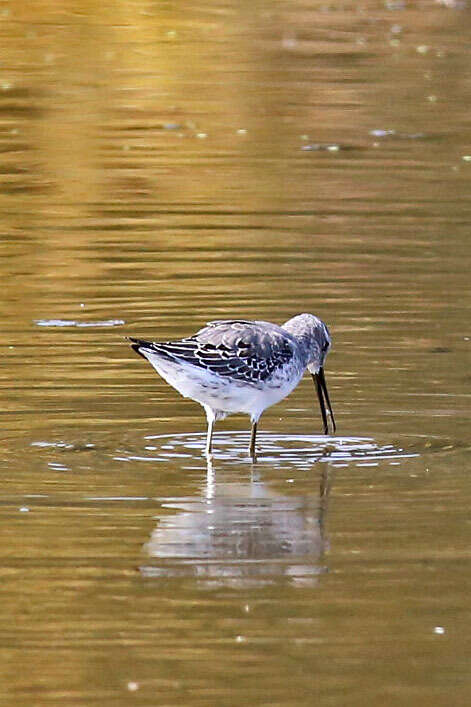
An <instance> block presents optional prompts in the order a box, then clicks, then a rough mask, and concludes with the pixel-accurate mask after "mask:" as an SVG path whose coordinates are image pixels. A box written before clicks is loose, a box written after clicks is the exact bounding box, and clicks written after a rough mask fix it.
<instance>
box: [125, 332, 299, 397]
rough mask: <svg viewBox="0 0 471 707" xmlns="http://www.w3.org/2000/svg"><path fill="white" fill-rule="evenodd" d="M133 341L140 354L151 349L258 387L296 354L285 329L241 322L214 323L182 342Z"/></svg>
mask: <svg viewBox="0 0 471 707" xmlns="http://www.w3.org/2000/svg"><path fill="white" fill-rule="evenodd" d="M131 341H133V342H135V344H134V346H133V348H134V349H135V350H136V351H137V352H138V353H140V351H139V349H140V348H143V349H144V350H145V349H147V350H148V351H154V352H155V353H157V354H159V355H161V356H164V357H166V358H167V359H171V360H173V361H175V360H180V361H184V362H185V363H190V364H192V365H193V366H198V367H199V368H204V369H207V370H209V371H211V372H212V373H216V374H218V375H220V376H228V377H230V378H235V379H237V380H241V381H244V382H246V383H252V384H254V385H257V384H259V383H263V382H264V381H265V380H267V379H268V378H270V377H271V376H272V375H273V373H274V372H275V370H276V369H277V368H279V367H281V366H283V365H284V364H286V363H288V362H289V361H291V359H292V357H293V354H294V345H293V342H292V341H291V337H290V335H289V334H287V333H286V332H285V331H283V329H281V328H279V327H275V328H274V327H273V325H270V328H268V327H267V326H265V323H264V322H249V321H246V320H241V319H239V320H222V321H217V322H210V323H209V324H208V325H207V326H206V327H204V328H203V329H201V330H200V331H199V332H198V333H197V334H195V336H191V337H189V338H187V339H181V340H180V341H165V342H161V343H160V342H158V343H157V342H156V343H153V342H152V343H151V342H148V341H146V342H144V341H139V340H137V339H131Z"/></svg>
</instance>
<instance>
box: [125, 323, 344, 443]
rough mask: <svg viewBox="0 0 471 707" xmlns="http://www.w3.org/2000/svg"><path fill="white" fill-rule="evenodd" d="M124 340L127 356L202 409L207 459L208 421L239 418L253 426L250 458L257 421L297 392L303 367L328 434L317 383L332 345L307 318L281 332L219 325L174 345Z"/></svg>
mask: <svg viewBox="0 0 471 707" xmlns="http://www.w3.org/2000/svg"><path fill="white" fill-rule="evenodd" d="M130 340H131V342H132V347H133V349H134V350H135V351H136V352H137V353H139V354H140V355H141V356H143V357H144V358H146V359H147V360H148V361H149V362H150V363H151V364H152V366H153V367H154V368H155V369H156V371H157V372H158V373H159V374H160V375H161V376H162V377H163V378H164V379H165V380H166V381H167V382H168V383H170V385H172V386H173V387H174V388H176V390H178V391H179V392H180V393H181V394H182V395H183V396H184V397H189V398H192V399H193V400H196V401H197V402H199V403H200V404H201V405H202V406H203V407H204V408H205V410H206V415H207V418H208V440H207V452H209V451H210V450H211V441H212V431H213V424H214V421H215V420H218V419H222V418H223V417H225V416H226V415H228V414H232V413H236V412H243V413H247V414H249V415H250V417H251V420H252V439H251V453H252V456H253V455H254V449H255V434H256V425H257V422H258V420H259V418H260V416H261V414H262V413H263V411H264V410H265V409H266V408H267V407H270V406H271V405H273V404H275V403H277V402H279V401H280V400H282V399H283V398H284V397H286V395H288V394H289V393H290V392H291V391H292V390H293V389H294V388H295V387H296V386H297V385H298V383H299V381H300V380H301V378H302V376H303V373H304V371H305V369H306V368H308V370H309V371H310V372H311V374H312V375H313V377H314V378H315V382H316V386H317V392H318V395H319V402H320V404H321V411H322V417H323V420H324V432H327V418H326V414H325V406H324V404H323V399H322V393H323V394H324V395H325V398H326V401H327V404H328V408H329V412H330V414H331V419H332V423H333V427H334V430H335V422H334V418H333V414H332V409H331V406H330V401H329V398H328V394H327V388H326V386H325V379H324V377H323V363H324V360H325V357H326V355H327V353H328V351H329V349H330V345H331V338H330V334H329V331H328V329H327V326H326V325H325V324H324V323H323V322H322V321H321V320H320V319H318V318H317V317H315V316H314V315H312V314H300V315H298V316H296V317H293V318H292V319H290V320H288V321H287V322H286V323H285V324H283V326H281V327H280V326H278V325H276V324H271V323H270V322H264V321H248V320H245V319H230V320H218V321H213V322H208V324H207V325H206V326H205V327H204V328H203V329H200V330H199V331H198V332H197V333H196V334H194V335H193V336H190V337H187V338H185V339H181V340H179V341H165V342H150V341H143V340H140V339H134V338H131V339H130ZM322 386H323V387H322ZM320 388H321V391H322V393H321V392H320Z"/></svg>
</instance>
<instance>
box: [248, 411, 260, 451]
mask: <svg viewBox="0 0 471 707" xmlns="http://www.w3.org/2000/svg"><path fill="white" fill-rule="evenodd" d="M257 422H258V420H257V421H256V422H254V421H253V420H252V430H251V432H250V447H249V454H250V456H251V457H252V459H255V438H256V436H257Z"/></svg>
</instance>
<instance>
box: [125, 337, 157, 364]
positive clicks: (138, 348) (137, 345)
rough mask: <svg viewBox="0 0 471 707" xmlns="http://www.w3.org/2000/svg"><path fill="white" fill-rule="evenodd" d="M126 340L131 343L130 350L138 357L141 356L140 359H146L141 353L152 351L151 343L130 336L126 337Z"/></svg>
mask: <svg viewBox="0 0 471 707" xmlns="http://www.w3.org/2000/svg"><path fill="white" fill-rule="evenodd" d="M126 339H127V340H128V341H130V342H131V348H132V349H134V351H135V352H136V353H137V354H139V356H142V358H145V359H146V360H147V357H146V356H145V355H144V353H143V351H152V350H153V349H154V345H153V343H152V341H144V340H143V339H134V338H133V337H132V336H127V337H126Z"/></svg>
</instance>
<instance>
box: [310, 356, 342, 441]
mask: <svg viewBox="0 0 471 707" xmlns="http://www.w3.org/2000/svg"><path fill="white" fill-rule="evenodd" d="M311 375H312V380H313V381H314V385H315V386H316V391H317V397H318V398H319V405H320V407H321V415H322V422H323V424H324V434H325V435H327V434H329V425H328V422H327V412H326V409H325V404H326V403H327V408H328V410H329V413H330V418H331V420H332V427H333V431H334V432H335V430H336V429H337V426H336V424H335V417H334V411H333V410H332V405H331V404H330V398H329V393H328V392H327V383H326V382H325V376H324V369H323V368H319V371H318V372H317V373H312V374H311ZM324 399H325V402H324Z"/></svg>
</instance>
